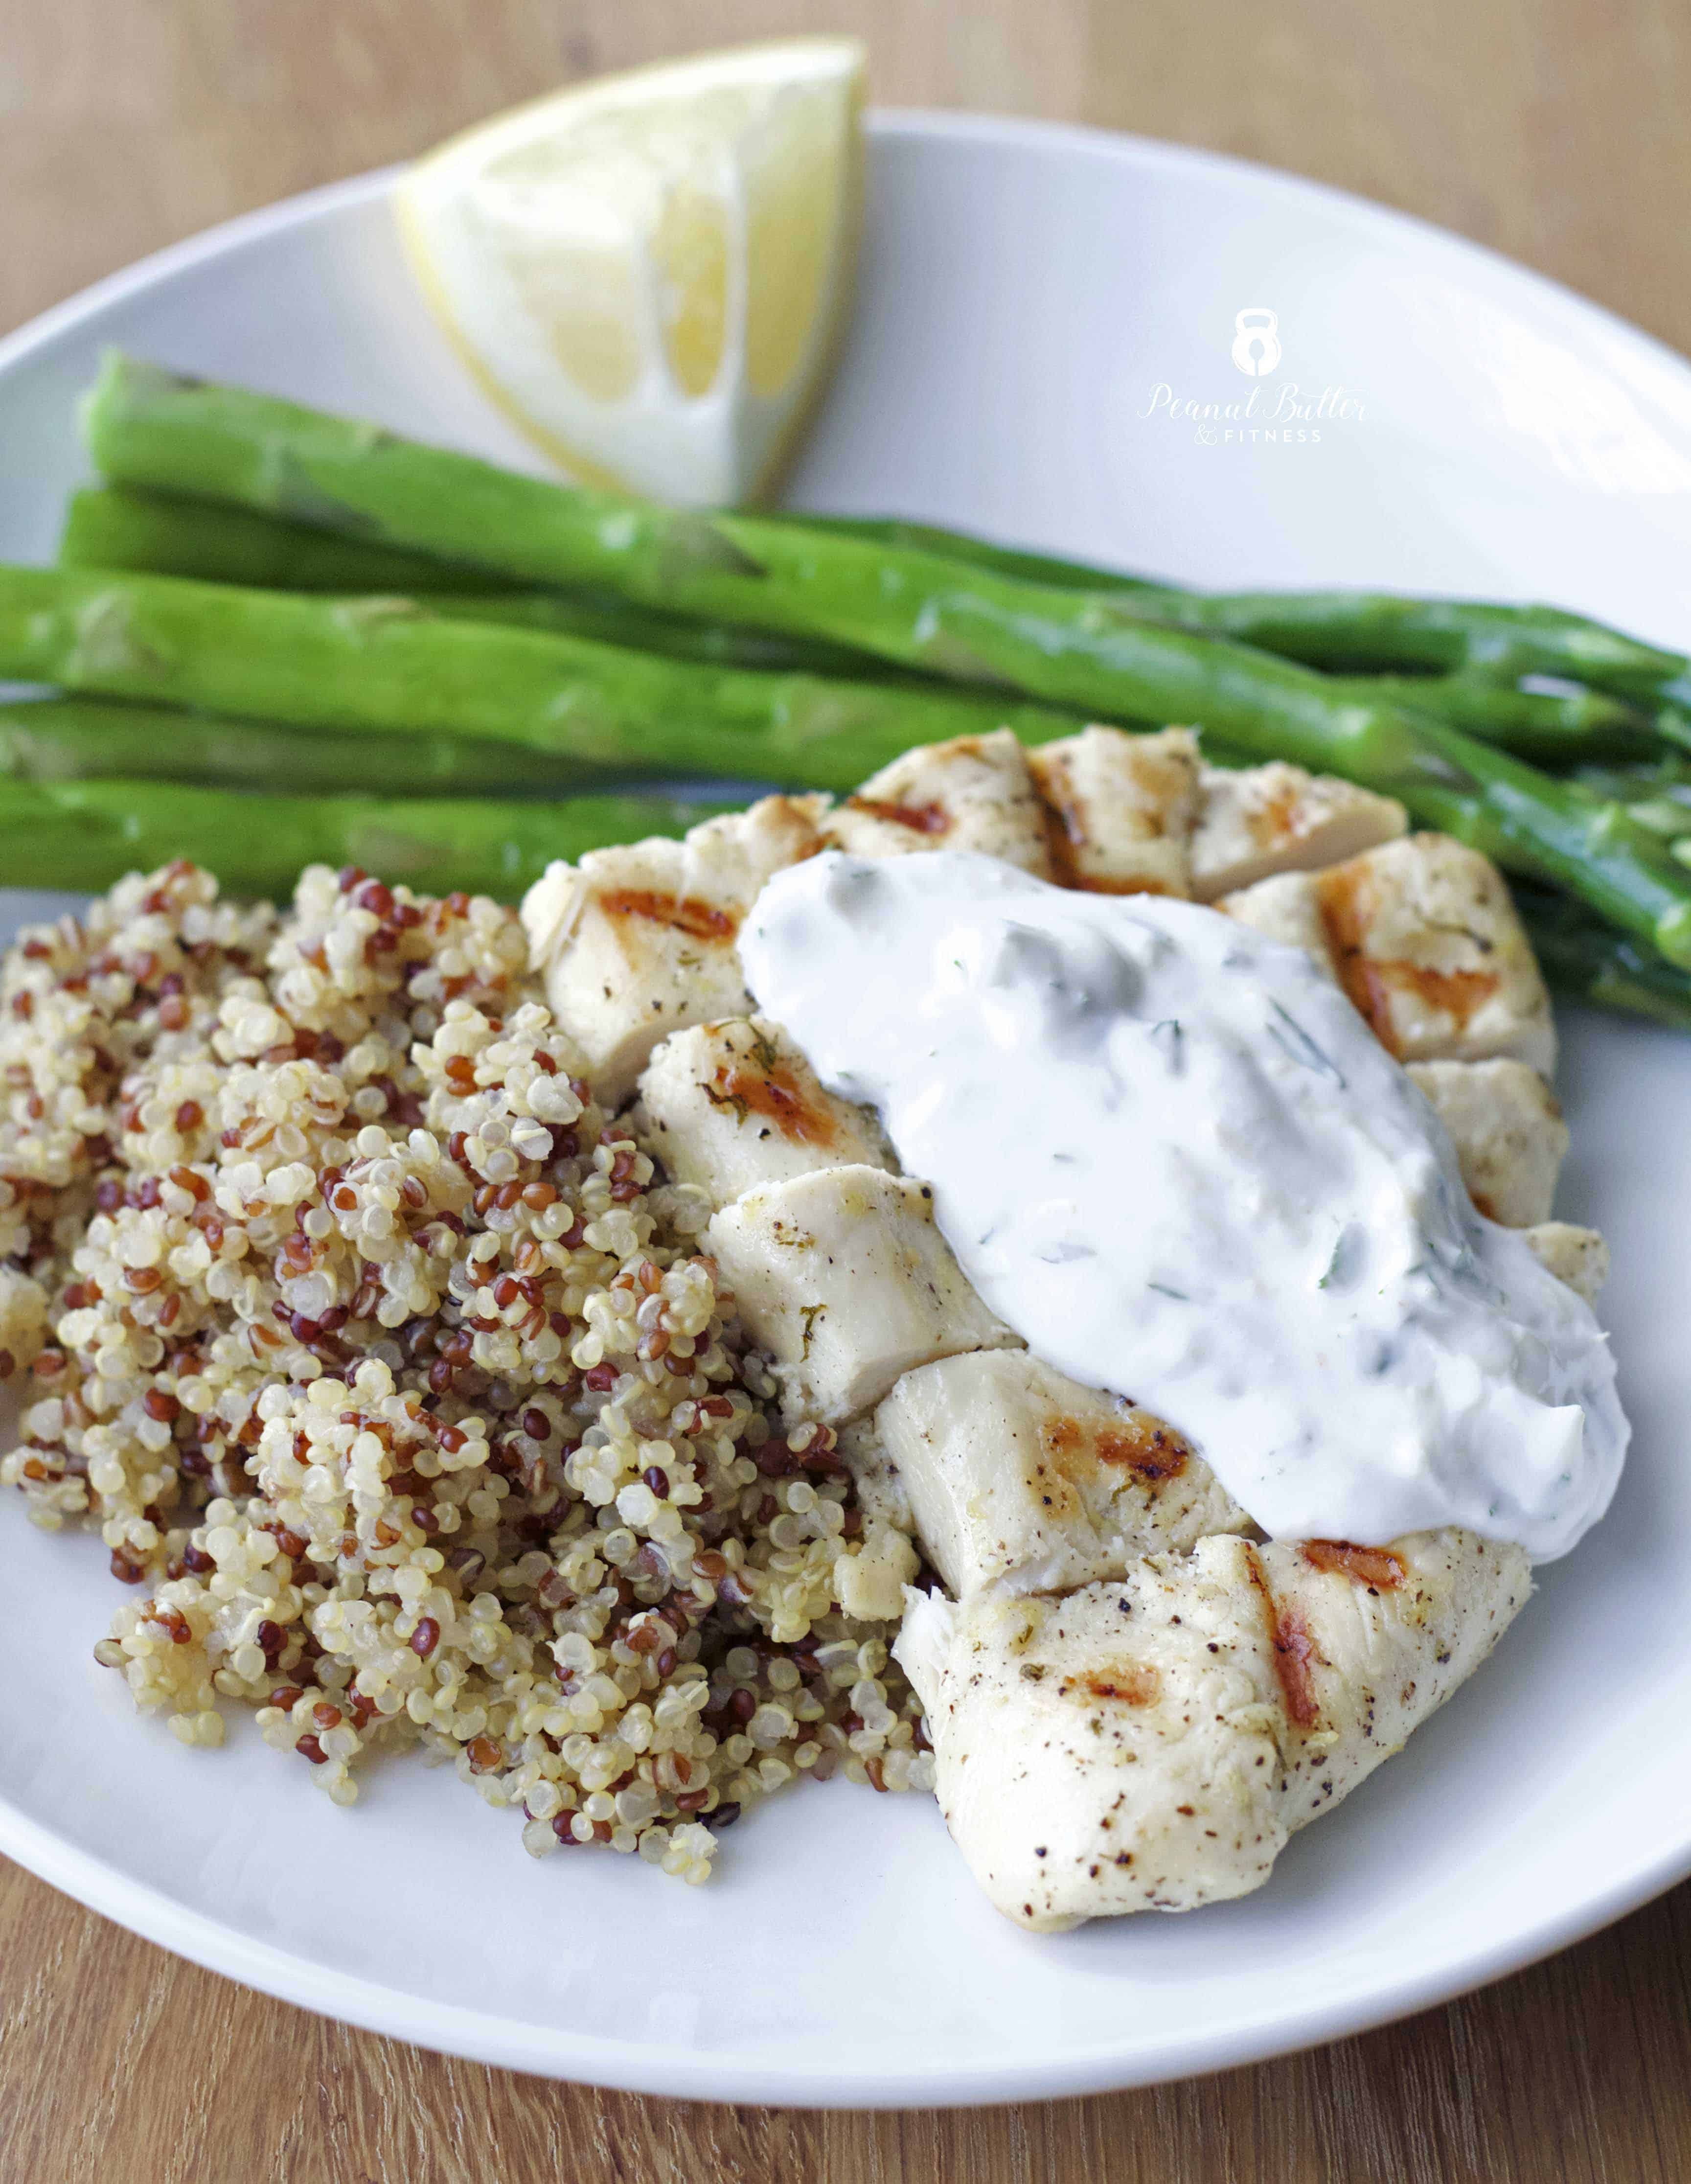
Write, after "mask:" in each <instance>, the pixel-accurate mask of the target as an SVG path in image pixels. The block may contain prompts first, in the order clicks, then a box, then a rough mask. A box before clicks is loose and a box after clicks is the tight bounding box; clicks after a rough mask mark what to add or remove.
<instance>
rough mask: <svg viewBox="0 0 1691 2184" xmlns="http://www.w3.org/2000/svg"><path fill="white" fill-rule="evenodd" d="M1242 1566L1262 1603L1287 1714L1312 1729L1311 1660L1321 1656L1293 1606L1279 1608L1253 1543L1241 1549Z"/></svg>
mask: <svg viewBox="0 0 1691 2184" xmlns="http://www.w3.org/2000/svg"><path fill="white" fill-rule="evenodd" d="M1245 1568H1246V1571H1247V1573H1248V1574H1249V1578H1250V1581H1251V1584H1252V1585H1253V1586H1254V1588H1255V1591H1256V1593H1257V1596H1258V1597H1259V1599H1260V1602H1261V1603H1262V1613H1263V1618H1264V1620H1265V1623H1266V1624H1267V1627H1268V1635H1269V1639H1270V1641H1271V1645H1272V1646H1273V1651H1274V1674H1275V1677H1276V1679H1277V1681H1278V1683H1279V1685H1280V1696H1281V1698H1282V1702H1284V1705H1285V1708H1286V1713H1287V1717H1288V1719H1289V1720H1290V1721H1291V1722H1292V1723H1293V1725H1294V1727H1296V1728H1298V1729H1313V1728H1314V1727H1315V1725H1316V1723H1317V1722H1318V1721H1319V1720H1320V1719H1321V1706H1320V1702H1318V1700H1317V1699H1316V1686H1315V1675H1314V1670H1315V1664H1316V1663H1317V1662H1318V1661H1319V1660H1320V1659H1321V1653H1320V1652H1319V1650H1318V1649H1317V1647H1316V1641H1315V1639H1314V1638H1313V1636H1312V1635H1310V1626H1309V1624H1307V1623H1305V1622H1304V1619H1303V1617H1302V1616H1301V1615H1300V1614H1299V1613H1298V1611H1297V1609H1296V1608H1283V1609H1282V1607H1281V1605H1280V1603H1279V1602H1278V1601H1277V1599H1276V1598H1275V1597H1274V1595H1273V1593H1272V1592H1271V1591H1270V1590H1269V1585H1268V1580H1267V1579H1266V1578H1265V1576H1264V1575H1263V1570H1262V1561H1261V1558H1260V1556H1259V1555H1258V1554H1257V1552H1256V1550H1255V1548H1254V1547H1247V1549H1246V1550H1245Z"/></svg>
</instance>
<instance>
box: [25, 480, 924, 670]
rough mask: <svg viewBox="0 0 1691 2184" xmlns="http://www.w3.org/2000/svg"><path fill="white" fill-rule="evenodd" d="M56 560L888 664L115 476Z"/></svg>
mask: <svg viewBox="0 0 1691 2184" xmlns="http://www.w3.org/2000/svg"><path fill="white" fill-rule="evenodd" d="M58 561H59V566H60V567H61V568H66V569H124V570H130V571H134V572H136V573H137V574H140V575H152V576H163V577H198V578H200V579H201V580H202V581H203V582H207V583H215V584H243V585H248V586H255V587H258V588H267V589H270V590H276V591H285V592H337V593H364V594H375V593H385V594H388V595H390V596H391V595H392V594H395V593H398V594H402V595H405V596H409V597H412V598H418V599H426V600H427V602H428V604H429V605H430V606H431V608H432V609H433V610H435V612H437V613H438V614H446V615H453V616H464V617H465V618H466V619H469V620H471V621H502V622H509V623H510V624H512V625H514V626H515V627H518V628H526V629H548V630H552V631H554V632H557V633H558V634H559V635H560V636H565V637H590V638H595V639H597V640H598V642H599V643H604V644H622V645H627V646H629V647H630V648H631V649H633V650H635V651H638V652H657V653H661V654H663V655H665V657H667V658H669V659H672V660H699V661H703V662H704V663H705V664H707V665H720V666H725V667H762V668H766V669H769V670H770V671H772V672H776V673H802V674H811V675H861V674H864V673H865V672H879V673H880V674H882V676H883V677H884V676H885V675H886V674H887V671H886V670H885V669H884V668H882V666H881V664H880V663H879V662H878V661H876V660H869V659H867V658H865V655H863V654H861V653H856V652H851V651H848V650H847V649H845V648H844V647H843V646H841V645H830V644H820V643H805V642H804V641H802V640H799V639H797V638H784V637H773V636H770V634H769V633H768V632H765V631H763V630H755V629H728V628H723V627H718V626H715V625H712V624H709V623H705V622H697V621H687V620H686V619H684V618H683V617H682V616H678V615H669V614H660V613H657V612H654V611H653V610H649V609H647V608H642V607H637V606H631V604H629V603H628V601H627V600H626V599H618V598H617V597H616V595H615V593H611V592H600V593H585V592H577V593H559V592H532V591H526V590H523V589H521V588H519V587H517V586H515V585H509V586H502V585H501V583H500V582H499V580H498V578H497V577H491V576H489V575H488V573H487V571H486V570H481V569H465V568H462V567H459V566H457V565H453V563H451V562H448V561H437V560H430V559H429V557H428V556H427V555H426V554H412V553H407V552H405V551H404V550H403V549H399V548H397V547H391V546H381V545H374V544H370V543H367V542H366V541H364V540H363V539H359V538H337V537H336V536H335V535H334V533H332V532H324V531H312V530H309V529H308V528H307V527H306V526H303V524H298V523H284V522H280V521H276V520H275V518H273V517H270V516H267V515H257V514H255V513H254V512H253V510H250V509H244V508H220V507H217V506H214V504H211V503H210V502H209V501H195V500H184V499H181V498H180V497H178V496H175V495H172V494H168V493H138V492H133V491H129V490H126V489H125V488H124V487H119V486H105V487H96V486H86V487H83V488H82V490H81V492H79V493H73V494H72V496H71V498H70V504H69V506H68V507H67V509H66V511H65V518H64V532H63V533H62V534H61V537H60V539H59V546H58Z"/></svg>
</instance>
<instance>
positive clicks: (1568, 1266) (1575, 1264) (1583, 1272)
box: [1526, 1221, 1609, 1304]
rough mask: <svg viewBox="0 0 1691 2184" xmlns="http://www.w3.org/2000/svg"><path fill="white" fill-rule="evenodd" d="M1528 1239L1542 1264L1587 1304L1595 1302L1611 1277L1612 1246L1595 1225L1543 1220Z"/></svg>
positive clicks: (1531, 1230) (1527, 1232) (1533, 1253)
mask: <svg viewBox="0 0 1691 2184" xmlns="http://www.w3.org/2000/svg"><path fill="white" fill-rule="evenodd" d="M1526 1239H1527V1244H1528V1245H1530V1246H1531V1248H1532V1255H1533V1256H1534V1257H1535V1258H1536V1259H1537V1260H1538V1263H1539V1265H1540V1266H1541V1267H1545V1268H1549V1272H1550V1273H1553V1274H1554V1275H1555V1278H1556V1279H1557V1280H1558V1281H1559V1282H1566V1284H1567V1285H1568V1287H1569V1288H1570V1289H1571V1290H1577V1292H1578V1294H1579V1295H1581V1296H1583V1298H1584V1299H1585V1301H1586V1302H1587V1303H1588V1304H1595V1303H1596V1301H1597V1296H1598V1292H1599V1290H1601V1288H1602V1287H1603V1284H1605V1282H1606V1281H1607V1280H1608V1279H1609V1246H1608V1245H1606V1244H1605V1242H1604V1240H1603V1239H1602V1238H1601V1236H1599V1234H1598V1233H1597V1231H1596V1230H1595V1229H1582V1228H1580V1227H1578V1226H1577V1223H1574V1222H1571V1221H1541V1222H1539V1223H1538V1225H1537V1226H1536V1227H1535V1228H1532V1229H1527V1231H1526Z"/></svg>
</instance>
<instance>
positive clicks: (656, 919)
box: [522, 796, 828, 1106]
mask: <svg viewBox="0 0 1691 2184" xmlns="http://www.w3.org/2000/svg"><path fill="white" fill-rule="evenodd" d="M827 809H828V799H826V797H820V796H797V797H794V796H767V797H765V798H764V799H763V800H762V802H761V803H759V804H754V805H753V806H752V808H751V809H750V811H743V812H733V813H730V814H729V815H727V816H725V817H723V818H720V819H709V820H707V821H705V822H704V824H703V825H702V826H698V827H693V829H692V830H691V832H690V833H687V835H686V836H685V837H684V838H683V839H682V840H681V841H679V842H670V841H665V840H662V839H660V838H654V839H652V840H649V841H644V842H635V843H631V844H626V846H623V847H619V848H615V849H609V850H589V851H588V853H587V855H586V856H584V857H583V858H582V860H581V863H580V864H579V865H575V866H571V865H567V864H563V863H559V864H555V865H551V866H548V868H547V870H546V871H545V872H543V873H542V876H541V877H540V878H539V879H537V881H536V882H535V883H534V885H533V886H532V887H531V889H529V891H528V893H527V894H526V896H525V897H524V898H523V905H522V918H523V924H524V927H525V928H526V931H527V933H528V936H529V955H530V961H531V962H532V963H533V965H534V966H535V967H536V968H537V970H538V971H539V972H541V974H542V977H543V978H545V981H546V993H547V999H548V1000H549V1001H550V1002H551V1004H552V1008H553V1014H554V1015H555V1016H556V1017H557V1018H558V1020H559V1022H560V1023H561V1024H562V1025H563V1026H564V1027H565V1029H566V1030H567V1031H569V1032H570V1034H572V1035H573V1037H574V1038H575V1039H576V1041H577V1042H578V1044H579V1045H580V1046H581V1050H582V1052H583V1054H584V1055H585V1056H586V1058H587V1074H588V1077H589V1078H590V1080H591V1082H592V1087H593V1090H594V1092H595V1094H596V1095H597V1096H598V1098H599V1099H600V1100H603V1101H604V1102H605V1103H606V1104H607V1105H608V1106H620V1104H621V1103H622V1101H623V1100H626V1098H627V1097H628V1095H629V1094H630V1093H631V1091H632V1090H633V1089H634V1084H635V1080H636V1078H637V1077H638V1076H639V1074H640V1072H641V1070H642V1068H643V1067H645V1064H646V1061H647V1058H648V1056H649V1055H650V1053H651V1051H652V1050H653V1048H654V1046H655V1045H657V1044H658V1042H659V1039H664V1038H666V1037H667V1036H668V1034H670V1032H672V1031H674V1030H676V1028H678V1027H680V1026H681V1025H684V1024H693V1023H703V1022H709V1020H710V1019H711V1018H712V1017H732V1016H749V1015H750V1014H751V1011H752V1006H753V1005H752V999H751V996H750V995H749V994H748V992H747V991H746V985H745V980H744V979H743V977H742V976H741V973H740V961H739V957H738V956H737V953H736V951H735V946H734V943H735V939H736V936H737V933H738V932H739V929H740V923H741V920H742V919H743V917H744V916H745V914H746V912H747V911H748V910H749V909H750V907H751V905H752V904H753V903H754V901H755V900H756V899H757V896H758V894H759V889H761V888H762V886H763V884H764V883H765V880H767V879H768V878H769V877H770V875H771V874H772V873H774V872H779V871H780V870H781V868H782V866H784V865H792V864H797V863H798V861H799V859H800V858H802V857H808V856H810V855H814V853H815V851H816V850H819V849H820V847H821V846H822V838H821V835H820V833H819V831H818V829H819V827H820V822H821V821H822V819H823V818H824V816H825V815H826V811H827Z"/></svg>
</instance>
